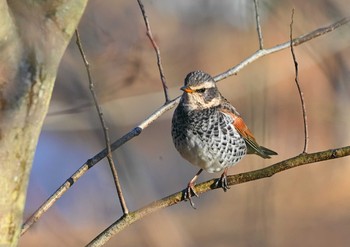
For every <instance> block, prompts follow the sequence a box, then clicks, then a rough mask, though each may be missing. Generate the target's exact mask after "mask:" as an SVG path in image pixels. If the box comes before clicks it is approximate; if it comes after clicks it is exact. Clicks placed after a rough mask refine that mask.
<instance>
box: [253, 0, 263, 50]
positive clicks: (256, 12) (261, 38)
mask: <svg viewBox="0 0 350 247" xmlns="http://www.w3.org/2000/svg"><path fill="white" fill-rule="evenodd" d="M254 7H255V20H256V29H257V31H258V38H259V50H262V49H264V39H263V35H262V31H261V25H260V16H259V3H258V0H254Z"/></svg>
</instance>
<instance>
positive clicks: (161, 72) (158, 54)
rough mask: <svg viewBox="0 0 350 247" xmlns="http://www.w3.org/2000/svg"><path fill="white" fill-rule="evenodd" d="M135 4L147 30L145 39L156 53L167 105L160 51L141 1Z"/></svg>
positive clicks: (167, 98)
mask: <svg viewBox="0 0 350 247" xmlns="http://www.w3.org/2000/svg"><path fill="white" fill-rule="evenodd" d="M137 2H138V3H139V6H140V9H141V12H142V16H143V20H144V21H145V25H146V30H147V32H146V34H147V37H148V38H149V40H150V41H151V43H152V46H153V48H154V51H155V52H156V56H157V65H158V69H159V75H160V79H161V81H162V86H163V91H164V96H165V103H168V102H169V101H170V99H169V94H168V86H167V84H166V80H165V75H164V71H163V66H162V59H161V56H160V50H159V47H158V45H157V43H156V41H155V40H154V38H153V35H152V30H151V25H150V24H149V21H148V17H147V15H146V10H145V6H144V5H143V4H142V1H141V0H137Z"/></svg>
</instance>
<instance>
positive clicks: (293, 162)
mask: <svg viewBox="0 0 350 247" xmlns="http://www.w3.org/2000/svg"><path fill="white" fill-rule="evenodd" d="M348 155H350V146H347V147H342V148H337V149H330V150H327V151H322V152H317V153H311V154H306V153H302V154H300V155H298V156H295V157H293V158H290V159H287V160H284V161H281V162H278V163H276V164H274V165H271V166H268V167H265V168H262V169H258V170H254V171H249V172H245V173H240V174H236V175H231V176H228V177H227V182H228V185H229V186H233V185H237V184H242V183H246V182H249V181H254V180H258V179H262V178H268V177H271V176H273V175H275V174H277V173H279V172H282V171H285V170H289V169H292V168H296V167H298V166H302V165H306V164H311V163H316V162H320V161H325V160H331V159H337V158H341V157H345V156H348ZM216 182H217V179H211V180H208V181H206V182H203V183H200V184H198V185H196V186H195V189H196V192H197V193H198V194H202V193H205V192H207V191H210V190H215V189H218V188H221V186H220V185H219V186H218V185H217V183H216ZM183 193H184V191H179V192H176V193H174V194H172V195H170V196H167V197H164V198H162V199H160V200H158V201H155V202H152V203H151V204H149V205H147V206H145V207H143V208H141V209H139V210H136V211H134V212H131V213H130V214H129V215H127V216H125V217H121V218H120V219H118V220H117V221H115V222H114V223H113V224H112V225H110V226H109V227H108V228H107V229H105V230H104V231H103V232H102V233H101V234H100V235H98V236H97V237H96V238H95V239H94V240H92V241H91V242H90V243H89V244H88V245H87V246H89V247H97V246H102V245H104V244H105V243H106V242H107V241H108V240H109V239H111V238H112V237H113V236H114V235H115V234H117V233H119V232H120V231H122V230H123V229H125V228H126V227H128V226H130V225H131V224H132V223H134V222H135V221H138V220H140V219H142V218H143V217H145V216H147V215H149V214H151V213H153V212H156V211H158V210H160V209H162V208H165V207H169V206H172V205H174V204H177V203H179V202H181V201H183V200H184V198H183Z"/></svg>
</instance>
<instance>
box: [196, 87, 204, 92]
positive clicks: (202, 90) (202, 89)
mask: <svg viewBox="0 0 350 247" xmlns="http://www.w3.org/2000/svg"><path fill="white" fill-rule="evenodd" d="M196 92H197V93H204V92H205V88H200V89H197V90H196Z"/></svg>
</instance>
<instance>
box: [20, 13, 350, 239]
mask: <svg viewBox="0 0 350 247" xmlns="http://www.w3.org/2000/svg"><path fill="white" fill-rule="evenodd" d="M349 21H350V17H347V18H344V19H342V20H340V21H338V22H336V23H334V24H332V25H330V26H327V27H323V28H319V29H317V30H314V31H312V32H310V33H307V34H305V35H303V36H299V37H298V38H295V39H293V44H294V45H300V44H302V43H304V42H306V41H308V40H310V39H313V38H315V37H318V36H321V35H323V34H326V33H328V32H331V31H333V30H335V29H337V28H338V27H340V26H342V25H344V24H346V23H348V22H349ZM289 46H290V41H288V42H285V43H283V44H280V45H277V46H274V47H272V48H269V49H267V50H266V49H263V50H259V51H257V52H255V53H254V54H253V55H251V56H250V57H249V58H247V59H245V60H244V61H242V62H241V63H240V64H238V65H236V66H234V67H232V68H231V69H229V70H228V71H226V72H224V73H222V74H219V75H218V76H216V77H215V78H214V80H215V81H220V80H223V79H225V78H227V77H229V76H231V75H233V74H236V73H238V72H239V71H240V70H241V69H243V68H244V67H245V66H247V65H248V64H250V63H252V62H254V61H255V60H257V59H259V58H261V57H263V56H265V55H268V54H272V53H274V52H277V51H280V50H283V49H286V48H288V47H289ZM179 100H180V97H177V98H175V99H174V100H172V101H169V102H168V103H166V104H165V105H163V106H161V107H160V108H159V109H158V110H156V111H155V112H154V113H152V114H151V115H150V116H149V117H148V118H147V119H145V120H144V121H143V122H142V123H141V124H139V125H138V126H136V127H135V128H133V129H132V130H131V131H129V132H128V133H126V134H125V135H124V136H122V137H121V138H119V139H118V140H116V141H115V142H114V143H112V145H111V149H112V151H114V150H116V149H117V148H119V147H120V146H122V145H123V144H124V143H126V142H128V141H130V140H131V139H133V138H134V137H135V136H138V135H139V134H141V132H142V130H143V129H145V128H147V127H148V126H149V125H150V124H151V123H152V122H154V121H155V120H156V119H158V118H159V117H160V116H161V115H163V114H164V113H165V112H167V111H169V110H170V109H172V108H173V107H175V106H176V105H177V104H178V103H179ZM107 153H108V152H107V150H106V149H104V150H102V151H101V152H99V153H98V154H96V155H95V156H94V157H92V158H91V159H89V160H88V161H87V162H86V163H85V164H83V165H82V166H81V167H80V168H79V169H78V170H77V171H76V172H75V173H74V174H73V175H72V176H71V177H70V178H68V179H67V180H66V181H65V182H64V183H63V184H62V185H61V186H60V187H59V188H58V189H57V190H56V191H55V192H54V193H53V194H52V195H51V196H50V198H48V199H47V200H46V201H45V202H44V203H43V204H42V205H41V206H40V207H39V208H38V209H37V211H36V212H34V214H33V215H32V216H31V217H30V218H29V219H28V220H27V221H26V222H25V223H24V224H23V226H22V232H21V234H23V233H24V232H26V231H27V230H28V229H29V227H30V226H31V225H33V224H34V223H35V222H36V221H37V220H38V219H39V218H40V217H41V216H42V215H43V214H44V213H45V212H46V211H47V210H48V209H49V208H50V207H51V206H52V205H53V204H54V203H55V202H56V201H57V200H58V199H59V198H60V197H61V196H62V195H63V194H64V193H65V192H66V191H67V190H68V189H69V188H70V187H71V186H72V185H73V184H74V183H75V182H76V181H77V180H78V179H79V178H81V177H82V176H83V175H84V174H85V173H86V172H87V171H88V170H89V169H90V168H91V167H93V166H94V165H95V164H97V163H98V162H99V161H100V160H101V159H103V158H104V157H106V155H107ZM130 214H132V213H130Z"/></svg>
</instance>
